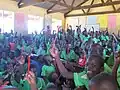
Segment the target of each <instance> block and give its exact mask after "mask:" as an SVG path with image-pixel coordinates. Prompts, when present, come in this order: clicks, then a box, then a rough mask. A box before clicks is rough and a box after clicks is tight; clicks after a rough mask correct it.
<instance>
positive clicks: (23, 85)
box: [11, 80, 30, 90]
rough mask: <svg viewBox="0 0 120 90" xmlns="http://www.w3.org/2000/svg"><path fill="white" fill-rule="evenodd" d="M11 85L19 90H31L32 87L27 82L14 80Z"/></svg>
mask: <svg viewBox="0 0 120 90" xmlns="http://www.w3.org/2000/svg"><path fill="white" fill-rule="evenodd" d="M11 83H12V85H13V86H15V87H17V88H18V90H30V85H29V83H28V81H27V80H20V83H17V82H16V81H15V80H13V81H11Z"/></svg>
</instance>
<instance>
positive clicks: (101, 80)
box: [89, 73, 118, 90]
mask: <svg viewBox="0 0 120 90" xmlns="http://www.w3.org/2000/svg"><path fill="white" fill-rule="evenodd" d="M89 88H90V90H118V86H117V82H116V80H115V79H114V77H113V76H112V75H110V74H107V73H101V74H99V75H97V76H95V77H93V78H92V79H91V80H90V82H89Z"/></svg>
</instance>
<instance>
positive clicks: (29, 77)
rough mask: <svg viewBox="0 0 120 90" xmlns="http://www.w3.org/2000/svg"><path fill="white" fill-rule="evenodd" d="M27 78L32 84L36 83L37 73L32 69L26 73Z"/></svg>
mask: <svg viewBox="0 0 120 90" xmlns="http://www.w3.org/2000/svg"><path fill="white" fill-rule="evenodd" d="M25 80H27V81H28V82H29V84H30V85H36V80H35V74H34V73H33V72H31V71H29V73H27V74H26V77H25Z"/></svg>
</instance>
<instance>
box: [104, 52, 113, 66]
mask: <svg viewBox="0 0 120 90" xmlns="http://www.w3.org/2000/svg"><path fill="white" fill-rule="evenodd" d="M106 63H107V65H108V66H113V65H114V55H113V54H111V55H110V57H109V58H108V60H107V62H106Z"/></svg>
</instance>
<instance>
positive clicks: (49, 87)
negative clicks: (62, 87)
mask: <svg viewBox="0 0 120 90" xmlns="http://www.w3.org/2000/svg"><path fill="white" fill-rule="evenodd" d="M46 90H57V87H56V86H55V84H54V83H49V84H48V85H47V87H46Z"/></svg>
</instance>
